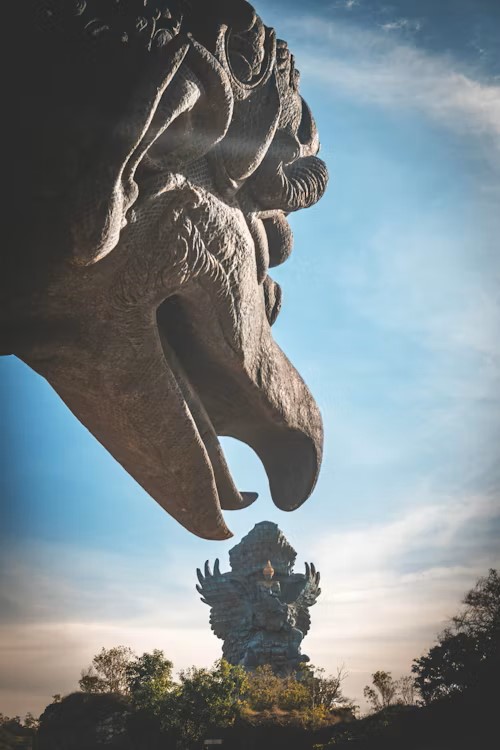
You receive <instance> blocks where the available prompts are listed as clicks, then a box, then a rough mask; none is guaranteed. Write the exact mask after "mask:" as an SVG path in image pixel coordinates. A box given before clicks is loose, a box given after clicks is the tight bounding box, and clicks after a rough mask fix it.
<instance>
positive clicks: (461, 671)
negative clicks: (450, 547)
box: [412, 569, 500, 703]
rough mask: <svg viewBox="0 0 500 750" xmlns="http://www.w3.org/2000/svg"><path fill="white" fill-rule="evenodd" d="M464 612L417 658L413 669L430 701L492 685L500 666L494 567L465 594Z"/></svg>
mask: <svg viewBox="0 0 500 750" xmlns="http://www.w3.org/2000/svg"><path fill="white" fill-rule="evenodd" d="M463 603H464V604H465V608H464V609H463V611H462V612H461V613H460V614H458V615H457V616H456V617H454V618H453V619H452V624H451V626H450V627H449V628H447V629H446V630H444V631H443V633H441V634H440V635H439V636H438V640H437V644H436V645H435V646H433V647H432V648H431V649H430V650H429V651H428V653H427V654H425V655H424V656H421V657H420V658H419V659H416V660H415V661H414V663H413V667H412V671H413V673H414V674H415V675H416V677H415V682H416V684H417V686H418V688H419V690H420V692H421V694H422V697H423V699H424V701H425V702H426V703H430V702H432V701H434V700H436V699H439V698H443V697H446V696H448V695H453V694H455V693H462V692H464V691H466V690H468V689H471V688H473V689H474V688H476V689H477V688H480V687H481V686H486V685H487V684H492V685H493V681H494V674H495V673H496V672H497V671H498V668H499V667H500V576H499V575H498V573H497V571H496V570H493V569H491V570H490V571H489V573H488V575H487V576H485V577H484V578H480V579H479V580H478V581H477V583H476V585H475V587H474V588H473V589H472V590H471V591H469V592H468V594H467V595H466V596H465V598H464V600H463Z"/></svg>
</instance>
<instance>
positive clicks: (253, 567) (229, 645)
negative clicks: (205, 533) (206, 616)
mask: <svg viewBox="0 0 500 750" xmlns="http://www.w3.org/2000/svg"><path fill="white" fill-rule="evenodd" d="M296 557H297V554H296V552H295V550H294V549H293V547H291V546H290V544H289V543H288V542H287V540H286V539H285V537H284V535H283V533H282V532H281V531H280V529H279V528H278V526H277V525H276V524H275V523H271V522H270V521H263V522H262V523H258V524H256V525H255V526H254V528H253V529H252V531H250V533H249V534H247V535H246V536H245V537H244V538H243V539H242V540H241V542H240V543H239V544H237V545H236V546H235V547H233V549H232V550H230V552H229V560H230V563H231V572H228V573H221V572H220V567H219V561H218V560H216V561H215V564H214V572H213V573H212V572H211V570H210V566H209V564H208V561H207V562H206V563H205V570H204V575H203V574H202V572H201V570H200V569H198V570H197V574H198V580H199V582H200V585H199V586H197V587H196V588H197V590H198V591H199V593H200V594H201V595H202V601H203V602H205V604H208V605H209V606H210V607H211V612H210V624H211V626H212V630H213V631H214V633H215V635H216V636H217V637H218V638H221V639H222V640H223V641H224V645H223V647H222V654H223V656H224V658H225V659H227V661H229V662H230V663H231V664H241V665H243V666H244V667H246V668H247V669H250V670H251V669H254V668H255V667H258V666H261V665H264V664H270V665H271V667H272V669H273V671H274V672H275V674H277V675H279V676H287V675H290V674H293V673H294V672H296V671H297V670H298V668H299V667H300V664H301V663H303V662H307V661H309V657H308V656H306V655H305V654H301V652H300V644H301V642H302V639H303V638H304V636H305V635H306V634H307V632H308V631H309V627H310V625H311V618H310V616H309V607H312V606H313V604H315V602H316V599H317V598H318V596H319V594H320V593H321V589H320V588H319V578H320V576H319V572H317V571H316V569H315V567H314V565H313V564H312V563H311V564H310V565H308V563H306V565H305V568H306V572H305V574H303V573H294V572H293V565H294V562H295V558H296Z"/></svg>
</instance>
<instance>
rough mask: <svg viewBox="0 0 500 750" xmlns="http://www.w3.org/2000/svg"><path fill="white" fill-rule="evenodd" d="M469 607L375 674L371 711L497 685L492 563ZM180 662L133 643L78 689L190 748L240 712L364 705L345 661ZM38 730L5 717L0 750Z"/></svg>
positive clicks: (106, 653)
mask: <svg viewBox="0 0 500 750" xmlns="http://www.w3.org/2000/svg"><path fill="white" fill-rule="evenodd" d="M463 605H464V606H463V609H462V610H461V611H460V612H459V613H458V614H457V615H456V616H455V617H453V618H452V620H451V622H450V625H449V626H448V627H447V628H446V629H445V630H444V631H443V632H442V633H440V634H439V635H438V637H437V639H436V643H435V644H434V645H433V646H432V647H431V648H430V649H429V650H428V652H427V653H425V654H424V655H422V656H420V657H419V658H417V659H415V660H414V662H413V666H412V674H411V675H408V676H405V677H402V678H400V679H394V678H393V677H392V674H391V673H390V672H387V671H383V670H378V671H377V672H375V673H374V674H373V675H372V683H371V685H367V686H366V687H365V690H364V695H365V698H366V699H367V701H368V703H369V704H370V707H371V711H372V714H374V715H377V713H383V712H384V711H387V710H388V709H391V707H395V706H406V707H409V706H415V705H420V706H431V705H433V704H436V703H439V702H440V701H443V700H446V699H450V698H451V699H453V697H454V696H464V695H472V694H474V695H476V694H477V695H483V694H484V695H486V694H489V693H491V691H492V690H495V688H496V685H497V680H498V672H499V668H500V576H499V575H498V572H497V571H496V570H493V569H491V570H490V571H489V573H488V575H487V576H485V577H482V578H480V579H479V580H478V581H477V583H476V585H475V586H474V588H473V589H472V590H471V591H469V592H468V593H467V594H466V596H465V598H464V600H463ZM173 669H174V667H173V663H172V662H171V661H170V660H169V659H168V658H167V657H166V656H165V654H164V653H163V652H162V651H160V650H158V649H155V650H154V651H152V652H150V653H144V654H142V655H137V654H134V653H133V652H132V651H131V650H130V649H129V648H127V647H125V646H116V647H114V648H110V649H105V648H103V649H102V650H101V651H100V652H99V653H98V654H96V656H94V658H93V660H92V663H91V665H90V666H89V667H88V668H86V669H84V670H83V671H82V673H81V676H80V679H79V688H80V691H81V693H82V694H87V695H90V694H94V695H96V696H97V695H105V694H108V695H115V696H119V697H120V698H121V699H122V700H123V701H124V702H125V703H126V705H127V706H129V708H130V710H132V711H133V712H136V713H137V714H141V715H144V716H149V717H152V718H153V719H154V720H155V721H156V722H157V724H158V726H159V730H160V731H161V733H162V735H164V736H165V737H167V738H169V740H170V744H169V745H168V746H171V747H175V746H177V747H179V748H183V750H184V748H187V747H192V746H195V745H196V744H197V743H199V741H200V739H201V738H202V737H203V736H205V735H206V733H207V732H209V731H211V730H212V729H222V728H224V727H230V726H232V725H234V724H235V722H237V720H238V719H242V718H243V719H245V718H246V719H247V720H248V719H249V718H251V717H252V716H255V715H258V716H260V717H262V716H263V717H264V718H267V719H269V720H271V721H272V720H276V721H278V720H280V716H282V714H283V713H288V714H291V715H293V717H294V720H295V721H297V722H299V724H300V725H301V726H303V727H309V728H313V729H314V728H315V727H321V726H325V725H328V723H329V722H330V723H333V721H334V715H335V713H336V712H337V714H338V712H339V711H344V716H345V715H346V714H345V712H348V713H349V714H350V717H351V718H353V717H354V716H355V715H356V709H357V707H356V706H355V705H354V703H353V701H352V700H350V699H348V698H346V697H345V695H344V694H343V692H342V683H343V681H344V679H345V677H346V671H345V669H344V668H341V669H339V670H338V671H337V674H335V675H325V673H324V671H323V670H321V669H318V668H316V667H314V666H311V665H304V666H303V668H302V669H301V670H300V671H299V672H298V673H297V674H296V675H293V676H290V677H287V678H280V677H278V676H276V675H275V674H274V673H273V672H272V669H271V667H270V666H263V667H259V668H258V669H256V670H255V671H254V672H250V673H248V672H246V671H245V670H244V669H243V668H242V667H240V666H234V665H231V664H229V663H228V662H226V661H224V660H223V659H221V660H219V661H217V662H216V663H215V664H214V665H213V666H212V667H211V668H198V667H191V668H190V669H187V670H183V671H181V672H180V673H179V676H178V678H177V679H175V678H174V672H173ZM69 697H71V696H69ZM53 699H54V701H53V704H52V705H54V704H57V703H60V702H61V701H62V703H63V704H64V701H66V700H67V698H64V699H63V698H61V696H60V695H56V696H54V697H53ZM49 708H50V707H49ZM47 711H48V709H46V713H47ZM43 717H44V715H42V724H43V720H44V718H43ZM335 720H337V721H338V717H337V719H335ZM357 723H358V724H359V723H360V722H357ZM16 727H17V730H16ZM19 728H21V729H22V730H23V731H21V729H19ZM36 729H37V720H36V719H34V717H32V716H31V715H30V714H28V715H27V719H26V721H25V722H24V725H23V722H21V721H20V720H19V717H15V718H14V719H8V718H7V717H1V716H0V750H2V748H3V747H5V748H10V747H21V746H24V745H22V744H21V743H22V742H24V738H25V737H26V736H27V734H34V733H35V732H36ZM16 731H18V735H17V736H18V739H19V741H18V742H17V744H12V745H9V744H8V742H7V741H6V740H4V737H5V736H7V735H8V734H9V733H14V734H15V732H16ZM21 737H22V738H23V739H22V740H21ZM4 742H5V744H2V743H4ZM334 744H335V743H334ZM26 747H28V745H26Z"/></svg>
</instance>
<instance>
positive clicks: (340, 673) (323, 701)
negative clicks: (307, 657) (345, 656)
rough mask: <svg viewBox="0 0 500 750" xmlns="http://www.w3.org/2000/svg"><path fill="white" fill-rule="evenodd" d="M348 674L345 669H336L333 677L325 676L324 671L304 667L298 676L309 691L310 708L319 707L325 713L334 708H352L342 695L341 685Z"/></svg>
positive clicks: (311, 665)
mask: <svg viewBox="0 0 500 750" xmlns="http://www.w3.org/2000/svg"><path fill="white" fill-rule="evenodd" d="M347 676H348V674H347V671H346V669H345V667H344V666H343V665H342V666H341V667H338V669H337V673H336V674H335V675H331V674H330V675H325V670H324V669H321V668H318V667H315V666H314V665H313V664H307V665H304V666H303V667H302V669H301V671H300V673H299V675H298V678H299V680H300V681H301V682H303V683H304V684H305V685H306V686H307V688H308V691H309V695H310V705H311V707H312V708H314V707H318V706H321V707H322V708H324V709H326V710H327V711H331V710H332V709H334V708H338V707H340V706H342V707H344V706H345V707H353V703H352V701H351V700H350V699H349V698H346V697H345V695H344V694H343V693H342V683H343V682H344V680H345V679H346V678H347Z"/></svg>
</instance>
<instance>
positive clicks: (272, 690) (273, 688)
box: [245, 664, 282, 711]
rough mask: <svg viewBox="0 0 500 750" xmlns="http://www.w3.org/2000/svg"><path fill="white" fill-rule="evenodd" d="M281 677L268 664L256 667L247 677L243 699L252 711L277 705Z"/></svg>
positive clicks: (264, 709) (268, 708) (263, 709)
mask: <svg viewBox="0 0 500 750" xmlns="http://www.w3.org/2000/svg"><path fill="white" fill-rule="evenodd" d="M281 682H282V681H281V679H280V678H279V677H277V675H275V674H274V672H273V670H272V668H271V665H270V664H264V665H263V666H260V667H257V669H255V671H253V672H251V673H250V674H249V675H248V678H247V689H246V693H245V699H246V702H247V703H248V705H249V707H250V708H252V709H253V710H254V711H266V710H270V709H272V708H273V707H275V706H279V703H280V692H281Z"/></svg>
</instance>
